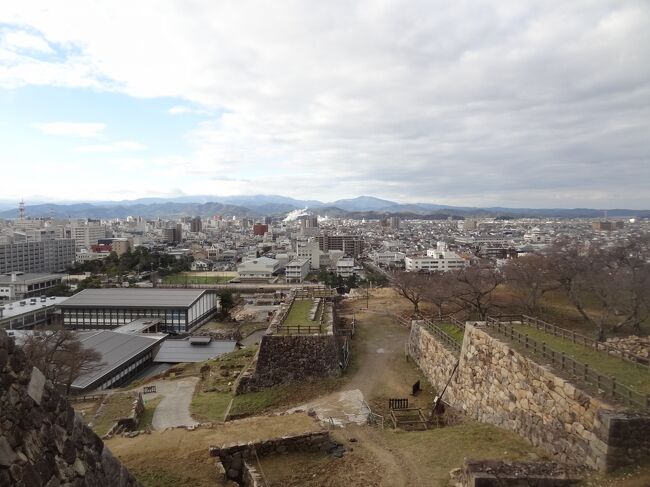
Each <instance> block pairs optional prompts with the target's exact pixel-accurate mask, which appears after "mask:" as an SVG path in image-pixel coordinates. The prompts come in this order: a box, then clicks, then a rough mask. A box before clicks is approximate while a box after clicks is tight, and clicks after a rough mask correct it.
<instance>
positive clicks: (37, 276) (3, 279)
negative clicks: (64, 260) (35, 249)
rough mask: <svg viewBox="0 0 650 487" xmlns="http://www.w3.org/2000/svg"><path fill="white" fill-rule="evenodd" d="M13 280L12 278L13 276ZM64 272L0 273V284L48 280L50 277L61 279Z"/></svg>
mask: <svg viewBox="0 0 650 487" xmlns="http://www.w3.org/2000/svg"><path fill="white" fill-rule="evenodd" d="M14 275H15V276H16V277H15V280H14V277H13V276H14ZM65 276H66V274H52V273H25V272H12V273H9V274H0V285H2V284H16V283H19V284H31V283H34V282H43V281H50V280H52V279H61V278H63V277H65Z"/></svg>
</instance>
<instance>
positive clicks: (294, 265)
mask: <svg viewBox="0 0 650 487" xmlns="http://www.w3.org/2000/svg"><path fill="white" fill-rule="evenodd" d="M307 274H309V260H308V259H294V260H292V261H291V262H289V263H288V264H287V266H286V267H285V277H286V278H287V282H302V281H304V280H305V278H306V277H307Z"/></svg>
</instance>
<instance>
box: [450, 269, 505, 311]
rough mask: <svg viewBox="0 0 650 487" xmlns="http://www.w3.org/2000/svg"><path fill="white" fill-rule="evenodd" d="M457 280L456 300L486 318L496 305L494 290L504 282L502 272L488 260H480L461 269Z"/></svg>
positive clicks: (465, 307)
mask: <svg viewBox="0 0 650 487" xmlns="http://www.w3.org/2000/svg"><path fill="white" fill-rule="evenodd" d="M456 281H457V288H456V292H455V296H454V299H455V300H456V302H458V303H459V304H460V305H461V306H462V307H463V308H464V309H466V310H468V311H469V312H474V313H475V314H476V315H477V317H478V319H479V320H485V319H486V317H487V315H488V313H489V312H490V310H491V309H492V308H493V307H494V300H493V297H494V290H495V289H496V288H497V287H498V286H499V284H501V283H502V282H503V277H502V276H501V274H500V273H499V272H498V271H497V270H496V269H494V268H493V267H492V266H491V265H490V264H489V263H488V262H479V263H478V264H476V265H471V266H469V267H466V268H465V269H463V270H461V271H459V272H458V273H457V274H456Z"/></svg>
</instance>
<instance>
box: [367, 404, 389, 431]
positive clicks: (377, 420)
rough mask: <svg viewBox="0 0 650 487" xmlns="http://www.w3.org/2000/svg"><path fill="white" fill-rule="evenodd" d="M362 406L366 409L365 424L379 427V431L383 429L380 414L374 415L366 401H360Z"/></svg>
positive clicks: (382, 419) (382, 420)
mask: <svg viewBox="0 0 650 487" xmlns="http://www.w3.org/2000/svg"><path fill="white" fill-rule="evenodd" d="M362 404H363V405H364V406H365V407H366V409H368V418H367V419H366V422H367V423H368V424H370V425H378V426H381V429H384V417H383V416H382V415H381V414H377V413H374V412H373V411H372V409H370V406H369V405H368V403H367V402H366V401H364V400H362Z"/></svg>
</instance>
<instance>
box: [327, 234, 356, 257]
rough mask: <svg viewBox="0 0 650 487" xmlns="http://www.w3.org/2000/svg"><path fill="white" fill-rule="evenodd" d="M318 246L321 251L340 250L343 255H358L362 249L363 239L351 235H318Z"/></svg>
mask: <svg viewBox="0 0 650 487" xmlns="http://www.w3.org/2000/svg"><path fill="white" fill-rule="evenodd" d="M318 247H319V248H320V249H321V250H322V251H323V252H329V251H330V250H341V251H343V253H344V254H345V255H349V256H352V257H359V255H361V252H362V251H363V240H361V238H359V237H355V236H353V235H327V234H323V235H319V236H318Z"/></svg>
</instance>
